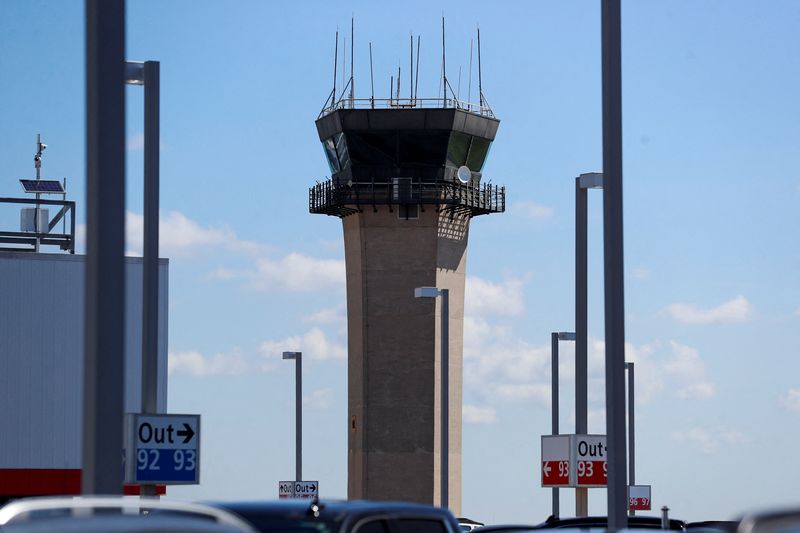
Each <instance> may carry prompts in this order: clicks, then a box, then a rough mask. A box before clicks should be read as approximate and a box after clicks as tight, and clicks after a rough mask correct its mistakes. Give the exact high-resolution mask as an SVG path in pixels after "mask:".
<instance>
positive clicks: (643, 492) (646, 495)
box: [628, 485, 652, 511]
mask: <svg viewBox="0 0 800 533" xmlns="http://www.w3.org/2000/svg"><path fill="white" fill-rule="evenodd" d="M628 509H630V510H631V511H650V510H651V509H652V503H651V501H650V485H631V486H629V487H628Z"/></svg>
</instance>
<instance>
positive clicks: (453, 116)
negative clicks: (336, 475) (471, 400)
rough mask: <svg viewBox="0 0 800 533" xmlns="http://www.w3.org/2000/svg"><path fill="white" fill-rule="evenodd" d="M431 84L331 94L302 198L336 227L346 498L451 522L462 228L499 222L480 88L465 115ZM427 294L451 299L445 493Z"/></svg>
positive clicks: (489, 122)
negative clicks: (444, 513)
mask: <svg viewBox="0 0 800 533" xmlns="http://www.w3.org/2000/svg"><path fill="white" fill-rule="evenodd" d="M351 42H352V41H351ZM479 42H480V41H479ZM412 43H413V39H412ZM417 50H418V51H419V48H417ZM351 57H352V52H351ZM478 57H479V58H480V54H479V55H478ZM412 58H413V46H412ZM418 63H419V62H417V64H418ZM479 65H480V60H479ZM350 70H351V73H352V65H351V69H350ZM479 71H480V70H479ZM412 72H413V63H412ZM443 82H444V83H443V85H442V87H444V89H445V90H444V97H443V98H431V99H426V98H416V96H415V95H416V89H415V88H414V86H413V84H412V89H413V90H412V91H411V94H412V95H414V96H411V97H409V98H400V97H399V92H400V91H399V83H398V85H397V87H398V90H397V93H398V94H396V95H392V97H391V98H388V99H376V98H374V97H372V98H364V99H357V98H355V97H354V94H353V90H352V83H353V78H352V75H351V78H350V81H349V83H348V84H347V86H345V89H344V90H342V92H341V96H340V97H338V98H337V96H336V95H337V92H336V88H335V87H334V89H333V91H332V92H331V93H330V96H329V98H328V101H327V102H326V103H325V105H324V106H323V109H322V111H321V112H320V114H319V117H318V118H317V120H316V126H317V132H318V134H319V139H320V141H321V142H322V146H323V148H324V153H325V158H326V160H327V163H328V166H329V168H330V173H331V175H330V178H327V179H326V180H324V181H322V182H319V181H318V182H317V183H316V184H315V185H314V186H312V187H311V188H310V190H309V211H310V212H311V213H314V214H324V215H331V216H336V217H339V218H340V219H341V220H342V227H343V232H344V247H345V265H346V278H347V279H346V282H347V334H348V339H347V344H348V420H347V434H348V498H351V499H383V500H406V501H416V502H421V503H428V504H436V505H440V504H443V505H445V506H446V507H449V508H450V509H451V510H452V511H453V512H454V513H457V514H458V513H459V512H460V511H461V405H462V401H461V398H462V373H463V370H462V360H463V322H464V283H465V275H466V259H467V240H468V236H469V225H470V221H471V220H472V218H473V217H475V216H478V215H487V214H491V213H501V212H503V211H505V207H506V204H505V199H506V191H505V188H504V187H502V186H497V185H491V184H490V183H488V182H487V180H485V179H484V178H483V168H484V164H485V162H486V158H487V156H488V154H489V150H490V147H491V144H492V141H494V139H495V135H496V133H497V128H498V126H499V124H500V121H499V120H498V119H497V118H496V117H495V115H494V113H493V112H492V110H491V108H490V107H489V105H488V104H487V103H486V100H485V98H484V96H483V92H482V90H479V91H478V94H479V98H480V104H477V105H476V104H470V103H467V102H463V101H461V100H459V99H458V98H456V97H455V96H454V91H452V89H450V90H449V92H448V90H447V88H448V87H449V84H448V83H447V79H446V76H445V77H443ZM348 86H349V87H350V92H349V94H348V93H347V88H348ZM392 86H393V87H394V85H392ZM425 286H428V287H431V286H433V287H437V288H439V289H447V290H448V291H449V313H448V314H447V317H448V322H447V326H448V327H447V330H448V337H447V341H448V346H449V368H448V370H447V372H448V376H449V396H448V399H449V402H448V405H449V408H448V425H449V429H448V434H447V437H448V438H447V441H448V452H449V453H448V454H447V457H448V458H449V459H448V465H449V475H448V476H447V480H448V481H447V490H445V491H442V476H441V473H442V471H441V470H440V467H441V465H442V459H443V454H442V453H441V452H442V449H441V446H442V436H443V434H442V424H441V422H442V417H441V415H442V401H441V399H442V398H441V394H442V387H441V384H442V375H441V371H442V367H441V341H442V337H441V335H442V328H441V301H440V300H441V298H436V299H424V298H420V299H417V298H414V289H415V288H417V287H425ZM445 494H446V495H447V497H446V501H444V502H443V501H442V500H443V499H444V498H443V496H444V495H445Z"/></svg>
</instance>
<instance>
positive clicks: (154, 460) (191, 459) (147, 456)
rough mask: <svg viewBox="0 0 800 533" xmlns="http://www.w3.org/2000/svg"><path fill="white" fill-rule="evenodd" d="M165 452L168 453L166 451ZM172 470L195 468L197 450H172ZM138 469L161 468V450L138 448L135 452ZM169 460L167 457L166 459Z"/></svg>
mask: <svg viewBox="0 0 800 533" xmlns="http://www.w3.org/2000/svg"><path fill="white" fill-rule="evenodd" d="M166 453H170V452H169V451H167V452H166ZM171 453H172V461H171V464H170V465H165V466H166V467H167V468H169V467H170V466H171V467H172V470H194V469H195V468H197V452H196V451H195V450H172V451H171ZM136 460H137V465H136V467H137V469H138V470H161V466H162V465H161V450H139V452H138V453H137V454H136ZM167 461H169V459H168V460H167Z"/></svg>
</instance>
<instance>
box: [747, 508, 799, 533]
mask: <svg viewBox="0 0 800 533" xmlns="http://www.w3.org/2000/svg"><path fill="white" fill-rule="evenodd" d="M736 532H737V533H797V532H800V508H793V509H776V510H772V511H763V512H757V513H749V514H746V515H745V516H744V517H743V518H742V519H741V520H740V521H739V524H738V527H737V529H736Z"/></svg>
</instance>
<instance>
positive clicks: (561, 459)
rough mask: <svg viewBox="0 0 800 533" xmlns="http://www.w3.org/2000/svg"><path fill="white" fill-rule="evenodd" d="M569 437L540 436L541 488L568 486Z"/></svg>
mask: <svg viewBox="0 0 800 533" xmlns="http://www.w3.org/2000/svg"><path fill="white" fill-rule="evenodd" d="M569 454H570V436H569V435H542V486H543V487H568V486H569V482H570V479H569V471H570V469H569V464H570V462H569V459H570V457H569Z"/></svg>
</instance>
